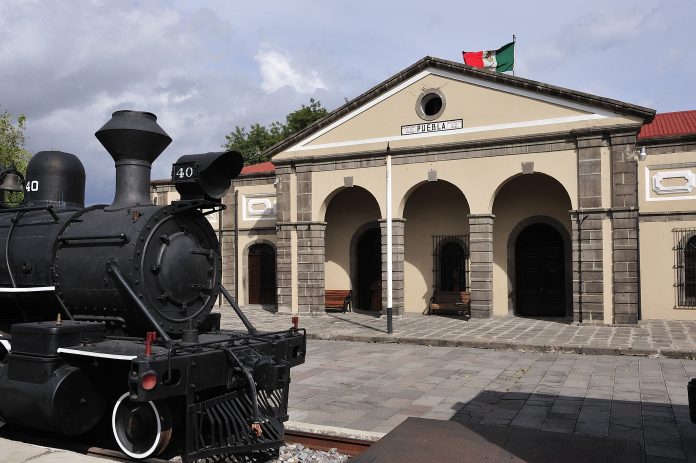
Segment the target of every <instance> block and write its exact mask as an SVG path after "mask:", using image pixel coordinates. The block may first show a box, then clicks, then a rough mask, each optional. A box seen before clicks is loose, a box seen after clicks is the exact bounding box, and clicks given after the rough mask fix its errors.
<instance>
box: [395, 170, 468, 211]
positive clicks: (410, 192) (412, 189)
mask: <svg viewBox="0 0 696 463" xmlns="http://www.w3.org/2000/svg"><path fill="white" fill-rule="evenodd" d="M435 182H438V183H446V184H448V185H452V186H453V187H454V188H456V189H457V190H459V193H461V195H462V197H463V198H464V200H465V201H466V202H467V206H468V204H469V201H468V199H467V198H466V195H465V194H464V192H463V191H462V190H461V188H459V187H458V186H457V185H456V184H454V183H452V182H449V181H447V180H442V179H440V180H435ZM429 183H433V182H429V181H428V180H423V181H422V182H418V183H414V184H413V185H411V187H410V188H409V189H408V190H406V192H405V193H404V194H403V196H402V197H401V199H400V200H399V205H398V206H397V208H396V214H395V217H403V216H404V210H405V209H406V204H408V200H409V198H410V197H411V195H413V193H415V192H416V191H417V190H419V189H420V188H421V187H422V186H424V185H427V184H429Z"/></svg>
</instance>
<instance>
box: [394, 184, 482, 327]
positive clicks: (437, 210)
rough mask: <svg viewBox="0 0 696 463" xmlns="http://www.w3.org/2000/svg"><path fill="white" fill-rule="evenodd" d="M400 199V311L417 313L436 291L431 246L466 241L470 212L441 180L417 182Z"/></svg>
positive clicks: (459, 194)
mask: <svg viewBox="0 0 696 463" xmlns="http://www.w3.org/2000/svg"><path fill="white" fill-rule="evenodd" d="M404 198H405V199H404V203H403V205H402V206H403V210H402V212H401V214H402V217H403V220H404V225H403V226H404V232H403V233H404V235H403V240H404V274H403V275H404V283H403V288H404V290H403V291H404V307H405V309H406V310H407V311H409V312H417V313H420V312H424V311H425V310H427V307H428V300H429V299H430V297H431V296H432V295H433V291H434V290H435V289H436V288H435V287H436V283H437V282H436V281H435V280H436V278H437V272H436V268H435V265H436V260H435V259H434V258H433V252H434V246H436V245H437V243H438V242H440V241H438V240H448V239H449V240H452V239H462V240H465V239H466V236H467V235H468V234H469V214H470V208H469V203H468V200H467V198H466V196H464V193H463V192H462V191H461V189H459V187H457V186H456V185H455V184H453V183H450V182H448V181H445V180H438V181H436V182H419V183H417V184H416V185H414V186H413V187H412V188H411V189H409V191H408V192H407V194H406V195H404ZM455 237H458V238H455Z"/></svg>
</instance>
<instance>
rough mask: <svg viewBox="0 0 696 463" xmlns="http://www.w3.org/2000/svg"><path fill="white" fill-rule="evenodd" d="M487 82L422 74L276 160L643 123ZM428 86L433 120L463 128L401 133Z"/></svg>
mask: <svg viewBox="0 0 696 463" xmlns="http://www.w3.org/2000/svg"><path fill="white" fill-rule="evenodd" d="M489 87H490V84H489V83H486V82H484V81H475V80H474V81H470V82H465V81H458V80H457V78H456V76H452V77H445V76H440V75H435V74H430V75H426V76H424V77H422V78H420V79H419V80H417V81H415V82H412V83H410V84H409V85H405V86H404V87H403V88H399V89H398V91H397V92H396V93H395V94H384V95H383V96H382V97H381V98H382V99H381V100H379V101H376V102H373V103H375V104H373V105H372V106H370V107H368V108H367V109H365V107H363V108H360V109H359V110H357V111H355V112H353V113H351V114H350V115H348V116H346V117H344V118H343V119H342V120H340V121H337V122H336V123H334V124H333V125H332V126H330V128H328V129H327V131H326V132H325V133H323V134H321V135H320V136H318V137H316V138H314V137H312V140H311V141H309V142H307V143H305V144H304V146H300V147H291V148H290V149H289V150H287V151H285V152H283V153H279V154H277V155H276V156H275V158H274V159H277V160H282V159H288V158H292V157H294V156H331V155H334V154H338V153H349V152H360V151H374V150H378V151H379V150H383V149H385V148H386V144H387V141H389V143H390V145H391V147H392V148H403V147H409V146H424V145H429V144H446V143H454V142H461V141H467V140H481V139H489V138H502V137H512V136H521V135H529V134H539V133H552V132H564V131H570V130H573V129H578V128H587V127H607V126H611V125H622V124H631V123H641V121H639V120H638V119H637V118H633V117H624V116H619V115H616V114H613V113H610V112H607V111H604V110H595V109H593V108H590V107H585V106H579V107H578V106H577V105H575V104H573V103H569V102H568V101H563V100H560V99H550V101H543V100H542V97H539V96H538V95H536V96H535V97H530V96H529V95H521V94H517V93H519V92H518V91H517V90H514V89H511V88H506V89H505V90H503V89H500V88H499V89H494V88H489ZM429 88H437V89H439V90H440V91H441V92H442V93H443V94H444V96H445V110H444V112H443V113H442V115H440V116H439V117H438V118H437V119H436V120H435V121H446V120H454V119H462V120H463V129H461V130H459V131H452V132H440V133H437V134H431V135H429V136H426V137H421V136H414V135H405V136H402V135H401V126H402V125H410V124H421V123H423V122H424V121H423V120H422V119H420V118H419V117H418V115H417V113H416V109H415V107H416V102H417V99H418V96H419V95H420V94H421V92H422V91H423V90H424V89H429ZM368 106H369V105H368ZM320 133H321V132H320Z"/></svg>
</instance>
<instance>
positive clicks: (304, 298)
mask: <svg viewBox="0 0 696 463" xmlns="http://www.w3.org/2000/svg"><path fill="white" fill-rule="evenodd" d="M296 228H297V294H298V310H299V313H311V314H316V313H323V312H324V309H325V307H326V306H325V305H324V251H325V247H324V232H325V231H326V222H304V223H302V222H300V223H298V224H297V225H296Z"/></svg>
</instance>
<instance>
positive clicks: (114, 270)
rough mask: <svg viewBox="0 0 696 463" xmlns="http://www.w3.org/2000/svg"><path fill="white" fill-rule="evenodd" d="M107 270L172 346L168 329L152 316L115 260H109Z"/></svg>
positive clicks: (167, 343) (168, 344) (169, 345)
mask: <svg viewBox="0 0 696 463" xmlns="http://www.w3.org/2000/svg"><path fill="white" fill-rule="evenodd" d="M106 271H107V273H108V274H109V275H111V277H112V278H113V279H114V280H115V281H116V284H118V286H119V287H120V289H121V291H123V292H125V293H126V295H127V296H128V297H130V299H131V300H132V302H133V303H134V304H135V305H136V307H138V309H140V312H142V314H143V315H144V316H145V318H147V321H149V322H150V324H151V325H152V327H153V328H154V329H155V331H157V334H159V335H160V337H161V338H162V339H163V340H164V343H165V345H166V346H167V347H171V345H172V338H170V337H169V335H168V334H167V332H166V331H164V328H162V327H161V326H160V325H159V323H157V320H155V318H154V317H153V316H152V314H151V313H150V311H149V310H147V307H145V305H144V304H143V302H142V301H141V300H140V298H139V297H138V296H137V295H136V294H135V293H134V292H133V290H132V289H131V287H130V286H128V282H127V281H126V279H125V278H123V275H121V272H120V271H119V270H118V265H117V264H116V262H114V261H109V262H107V264H106Z"/></svg>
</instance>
